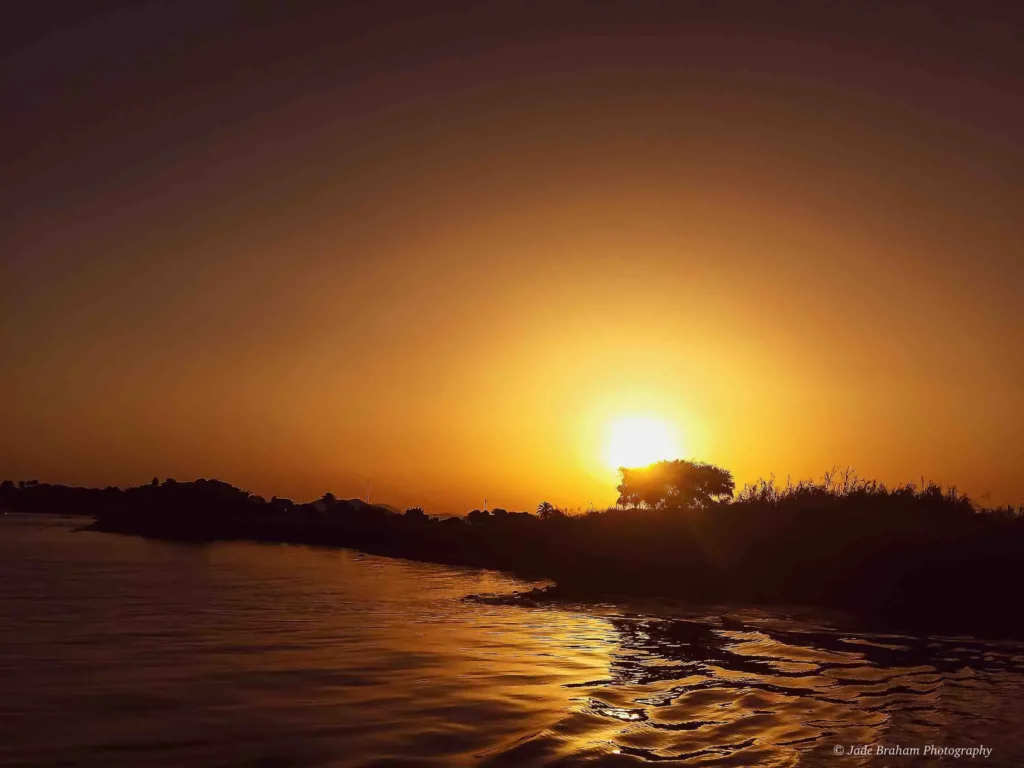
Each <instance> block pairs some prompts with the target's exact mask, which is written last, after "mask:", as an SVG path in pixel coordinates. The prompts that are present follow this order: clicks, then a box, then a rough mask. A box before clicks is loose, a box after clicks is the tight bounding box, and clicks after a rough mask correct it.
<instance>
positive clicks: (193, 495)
mask: <svg viewBox="0 0 1024 768" xmlns="http://www.w3.org/2000/svg"><path fill="white" fill-rule="evenodd" d="M622 479H623V482H622V484H621V485H620V486H619V493H620V498H619V505H618V506H616V507H613V508H610V509H606V510H595V511H590V512H587V513H586V514H581V515H568V514H566V513H565V512H564V511H562V510H559V509H557V508H556V507H554V506H552V505H550V504H548V503H546V502H545V503H542V504H541V505H540V506H539V507H538V511H537V514H532V513H529V512H515V511H507V510H504V509H496V510H493V511H488V510H474V511H473V512H471V513H470V514H469V515H467V516H466V517H465V518H458V517H453V518H447V519H444V520H441V519H438V518H437V517H433V516H430V515H428V514H427V513H426V512H425V511H424V510H422V509H420V508H418V507H417V508H411V509H409V510H407V511H406V512H405V513H404V514H398V513H397V512H396V511H395V510H394V509H393V508H387V507H384V506H381V505H371V504H367V503H365V502H363V501H360V500H358V499H349V500H339V499H337V498H335V497H334V496H333V495H332V494H325V495H324V496H323V497H322V498H320V499H317V500H316V501H313V502H308V503H301V504H297V503H294V502H292V501H291V500H289V499H279V498H277V497H274V498H272V499H270V500H269V501H267V500H265V499H263V498H261V497H258V496H253V495H252V494H250V493H247V492H246V491H244V490H241V489H239V488H236V487H234V486H232V485H230V484H228V483H225V482H222V481H219V480H205V479H201V480H196V481H194V482H187V483H185V482H182V483H179V482H175V481H174V480H165V481H163V482H162V483H160V482H158V481H157V480H156V479H155V478H154V481H153V482H152V483H150V484H148V485H143V486H138V487H134V488H126V489H119V488H105V489H89V488H68V487H65V486H57V485H45V484H38V483H34V482H30V483H18V484H15V483H13V482H10V481H7V482H5V483H3V484H2V486H0V507H2V508H4V509H7V510H11V511H22V512H61V513H80V514H91V515H95V516H96V521H95V523H94V524H93V526H92V527H93V528H94V529H95V530H99V531H109V532H119V533H130V534H138V535H143V536H152V537H159V538H169V539H179V540H189V541H210V540H216V539H251V540H255V541H286V542H295V543H305V544H318V545H330V546H345V547H352V548H356V549H361V550H364V551H366V552H372V553H376V554H382V555H391V556H398V557H407V558H412V559H419V560H427V561H433V562H439V563H448V564H458V565H470V566H480V567H485V568H495V569H504V570H509V571H513V572H516V573H519V574H521V575H524V576H534V577H543V578H548V579H551V580H553V581H554V582H555V584H556V586H555V587H553V588H551V589H549V590H547V591H546V592H544V593H543V597H545V598H547V599H555V598H572V599H590V598H593V597H598V596H605V595H613V594H621V595H644V596H672V597H678V598H684V599H687V600H690V601H700V602H706V603H726V602H731V603H746V604H804V605H820V606H827V607H834V608H842V609H846V610H851V611H855V612H857V613H860V614H862V615H866V616H875V617H881V618H884V619H886V620H889V621H897V622H899V623H901V624H904V625H907V624H910V625H916V626H920V627H925V628H933V629H943V630H948V631H961V632H975V633H986V634H992V633H1002V634H1024V619H1022V618H1021V617H1020V615H1019V613H1018V612H1017V610H1016V592H1017V590H1018V589H1019V587H1020V585H1021V575H1020V574H1021V563H1022V562H1024V508H1022V507H1017V508H1012V507H1003V508H999V509H982V508H980V507H978V506H977V505H976V504H975V503H974V502H972V501H971V499H969V498H968V497H966V496H964V495H963V494H960V493H958V492H957V491H956V490H955V489H942V488H940V487H939V486H937V485H934V484H930V485H923V486H915V485H910V484H908V485H900V486H896V487H888V486H886V485H884V484H882V483H879V482H876V481H867V480H861V479H858V478H856V477H855V476H854V475H853V474H852V473H850V472H847V473H843V474H839V473H836V472H831V473H826V475H825V477H824V479H823V480H822V481H819V482H801V483H797V484H795V485H794V484H787V485H786V486H779V485H777V484H776V483H774V482H773V481H761V482H759V483H757V484H755V485H751V486H747V487H746V488H744V489H742V490H741V491H740V492H739V494H735V495H734V484H733V482H732V476H731V475H730V474H729V473H728V472H727V471H726V470H723V469H720V468H718V467H714V466H711V465H706V464H699V463H694V462H660V463H659V464H656V465H653V466H652V467H648V468H643V469H624V470H623V472H622Z"/></svg>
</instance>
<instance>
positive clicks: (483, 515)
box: [466, 509, 491, 525]
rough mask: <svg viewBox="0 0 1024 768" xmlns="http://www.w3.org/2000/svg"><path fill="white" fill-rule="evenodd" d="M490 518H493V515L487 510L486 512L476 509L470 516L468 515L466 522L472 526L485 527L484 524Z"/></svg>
mask: <svg viewBox="0 0 1024 768" xmlns="http://www.w3.org/2000/svg"><path fill="white" fill-rule="evenodd" d="M490 516H491V513H490V512H488V511H487V510H486V509H485V510H479V509H474V510H473V511H472V512H470V513H469V514H468V515H466V522H468V523H470V524H471V525H483V524H484V523H486V522H487V520H488V518H489V517H490Z"/></svg>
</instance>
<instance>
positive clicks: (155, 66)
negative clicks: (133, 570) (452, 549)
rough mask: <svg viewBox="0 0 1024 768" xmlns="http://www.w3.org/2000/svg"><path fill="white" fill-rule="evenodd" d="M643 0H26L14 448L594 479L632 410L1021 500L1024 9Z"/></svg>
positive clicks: (86, 473)
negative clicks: (531, 0)
mask: <svg viewBox="0 0 1024 768" xmlns="http://www.w3.org/2000/svg"><path fill="white" fill-rule="evenodd" d="M698 5H699V6H700V8H699V9H698V10H694V9H695V8H697V6H698ZM669 6H671V4H650V5H649V6H648V5H645V4H636V5H623V4H614V3H613V4H608V5H593V4H591V5H582V4H581V5H577V4H565V5H563V6H558V8H559V10H558V11H557V12H554V11H541V10H537V9H535V10H534V11H532V12H524V11H522V10H513V6H504V5H501V4H496V5H494V6H491V7H490V9H489V10H488V9H482V8H477V7H475V6H473V7H467V6H459V9H457V10H456V9H455V6H453V9H452V10H450V11H449V12H445V13H442V12H441V11H440V10H436V11H433V12H423V11H420V12H419V13H420V15H419V16H416V17H413V16H409V15H408V14H405V15H403V14H400V13H398V12H397V11H396V10H395V9H394V8H392V9H390V12H388V13H385V12H384V11H383V10H379V9H378V10H374V9H373V8H361V9H360V10H358V11H354V10H352V11H344V12H343V11H338V10H335V11H322V10H321V11H314V10H313V9H312V7H311V9H310V10H309V12H306V11H304V10H303V9H302V8H301V6H296V9H295V10H293V12H292V13H290V14H288V15H287V16H284V15H274V14H275V13H278V14H283V11H274V12H272V11H269V10H267V11H249V12H243V11H239V10H237V9H236V8H235V6H234V5H233V4H230V3H226V2H224V3H220V2H215V3H211V8H213V9H214V10H213V11H210V12H209V13H204V14H203V15H199V14H198V13H193V12H190V11H183V10H178V11H176V10H174V9H168V8H157V7H156V6H154V7H152V8H149V10H145V11H144V10H139V9H127V10H125V9H121V10H117V9H116V8H114V5H112V6H111V8H112V9H113V10H109V12H105V13H103V14H100V13H98V12H97V15H96V16H95V17H88V18H86V17H83V16H81V15H79V16H75V17H74V18H69V19H68V21H67V23H66V24H60V23H57V22H53V21H44V20H42V19H40V20H38V23H37V24H36V26H34V27H33V26H31V25H30V26H29V27H28V28H26V30H25V31H24V35H23V36H22V37H21V38H20V39H19V40H18V44H17V45H16V46H12V47H8V50H9V51H10V52H9V53H8V54H6V56H5V58H4V61H3V64H4V67H5V71H8V72H10V73H12V74H11V76H10V77H8V78H6V79H5V82H4V84H3V92H2V97H3V103H5V104H7V105H8V106H9V110H7V111H8V114H9V115H10V116H11V117H10V119H9V120H5V126H4V128H3V129H2V130H3V135H2V137H0V138H2V140H3V145H4V146H5V147H6V148H7V150H8V152H9V153H10V157H9V158H8V159H7V160H5V167H6V169H7V170H6V171H5V172H4V174H3V177H4V181H3V182H2V183H3V188H2V190H0V204H2V206H3V207H2V211H3V219H4V222H3V228H2V230H3V235H2V241H0V245H2V252H0V302H2V303H0V327H2V337H0V338H2V346H0V353H2V358H0V365H2V373H3V375H2V378H0V402H3V403H4V406H5V407H4V409H3V419H2V421H3V425H4V426H3V431H2V435H0V475H2V476H4V477H12V478H15V479H18V478H32V477H36V478H39V479H41V480H49V481H53V482H69V483H82V484H90V485H91V484H107V483H113V484H128V483H138V482H145V481H148V480H149V478H150V477H152V476H154V475H157V476H160V477H167V476H171V477H176V478H178V479H188V478H194V477H199V476H205V477H220V478H222V479H225V480H228V481H230V482H233V483H235V484H237V485H241V486H243V487H246V488H249V489H251V490H253V491H254V492H258V493H262V494H265V495H268V496H269V495H271V494H278V495H288V496H292V497H295V498H297V499H308V498H311V497H315V496H319V495H321V494H322V493H323V492H325V491H327V490H331V491H333V492H334V493H336V494H338V495H340V496H352V495H358V496H362V495H363V493H364V492H365V485H366V481H367V479H369V480H370V481H371V483H372V488H373V496H374V500H378V501H387V502H391V503H394V504H396V505H409V504H413V503H419V504H422V505H423V506H425V507H426V508H427V509H428V511H431V512H447V511H452V512H460V511H464V510H466V509H468V508H472V507H475V506H481V505H482V504H483V499H484V498H485V497H486V498H487V499H488V501H489V503H490V505H491V506H492V507H493V506H505V507H509V508H533V507H535V506H536V504H537V502H539V501H540V500H542V499H547V500H549V501H552V502H554V503H556V504H563V505H568V506H572V507H575V506H580V507H586V506H587V505H589V504H590V503H594V504H596V505H599V506H601V505H606V504H608V503H610V502H612V501H614V497H615V491H614V486H615V475H614V472H613V471H611V470H610V469H609V468H608V467H607V466H605V464H604V462H603V461H602V455H603V445H602V439H603V437H602V436H603V430H604V428H605V425H606V424H607V423H608V422H609V421H610V420H612V419H614V418H616V417H619V416H622V415H629V414H634V413H644V414H653V415H655V416H657V417H658V418H662V419H665V420H667V421H669V422H671V423H672V424H674V425H676V427H677V428H678V430H679V432H680V433H681V440H682V443H683V447H684V454H685V455H686V456H690V457H694V458H699V459H703V460H707V461H712V462H715V463H718V464H721V465H723V466H725V467H727V468H730V469H732V470H733V472H734V473H735V475H736V477H737V480H738V481H739V483H740V484H742V483H743V482H746V481H750V480H753V479H755V478H756V477H757V476H759V475H768V474H770V473H775V474H776V475H777V476H778V477H780V478H785V476H786V475H787V474H792V475H793V476H794V477H806V476H810V475H820V473H821V471H822V470H824V469H827V468H829V467H831V466H833V465H840V466H846V465H850V466H853V467H855V468H856V469H857V470H858V471H859V473H860V474H861V475H862V476H874V477H879V478H882V479H885V480H890V481H892V480H916V479H918V478H920V477H921V476H922V475H924V476H925V477H926V478H931V479H934V480H939V481H942V482H951V483H957V484H958V485H959V486H960V487H961V488H962V489H964V490H967V491H968V492H971V493H974V494H979V495H980V494H984V493H990V494H991V495H990V497H989V498H990V500H991V501H992V502H1004V501H1010V500H1013V501H1021V500H1024V474H1022V473H1021V471H1020V470H1021V457H1022V456H1024V432H1022V430H1021V428H1020V426H1021V423H1022V417H1024V387H1022V386H1021V381H1022V380H1024V352H1022V349H1021V343H1022V341H1024V313H1022V311H1021V304H1020V297H1021V296H1022V295H1024V264H1022V262H1024V254H1022V252H1021V239H1020V218H1021V203H1022V195H1021V192H1022V178H1024V176H1022V173H1021V172H1022V170H1024V163H1022V153H1021V149H1022V147H1021V142H1020V137H1021V136H1022V135H1024V107H1022V106H1021V102H1020V99H1019V83H1020V82H1021V75H1022V74H1024V68H1022V67H1021V62H1020V60H1019V56H1020V54H1019V50H1020V47H1019V44H1016V43H1019V41H1015V38H1014V33H1013V30H1014V29H1018V30H1019V29H1020V26H1019V25H1015V24H1012V23H1008V22H1010V21H1012V20H1010V19H1007V18H1003V17H1000V16H998V15H995V14H993V13H991V12H985V13H983V12H979V13H977V14H975V15H974V16H973V17H972V18H970V19H966V18H961V17H960V16H958V15H956V14H955V13H952V14H951V13H944V12H942V11H941V10H940V6H938V5H936V6H935V8H933V9H932V10H931V11H928V12H926V11H924V10H921V9H916V8H914V7H912V6H903V5H898V4H894V5H893V6H891V7H890V8H889V9H888V10H884V9H883V8H881V7H879V8H878V9H874V10H870V9H869V10H861V11H856V10H855V9H856V8H857V6H854V5H851V6H849V8H848V9H847V10H846V11H842V12H840V11H835V12H834V13H832V12H830V13H829V14H828V15H823V14H818V15H814V14H812V13H810V12H809V11H808V9H811V8H813V7H814V6H813V5H808V6H807V7H806V8H803V9H802V10H799V11H796V10H791V11H779V10H778V8H777V7H776V6H775V5H767V4H760V5H754V6H751V7H756V8H757V9H758V11H757V12H756V13H750V14H743V15H736V16H735V17H733V16H731V15H730V14H729V12H727V11H726V10H725V9H726V7H727V6H725V5H721V6H716V5H715V4H708V5H706V6H705V5H704V4H694V5H692V6H689V10H687V6H686V4H682V5H680V6H675V9H674V10H673V9H672V8H670V7H669ZM71 7H72V6H69V9H70V8H71ZM440 7H441V6H438V9H440ZM794 7H795V8H798V9H799V8H801V6H799V5H797V6H794ZM995 7H996V6H993V8H995ZM772 8H775V10H774V11H772V10H771V9H772ZM851 9H853V10H851ZM984 10H990V9H988V6H984ZM783 12H784V13H786V14H788V15H787V16H785V17H780V16H778V15H777V14H778V13H783ZM69 13H70V10H69ZM79 13H81V11H79ZM261 14H262V15H261ZM346 14H349V15H346ZM687 14H689V16H688V15H687Z"/></svg>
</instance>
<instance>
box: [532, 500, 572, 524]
mask: <svg viewBox="0 0 1024 768" xmlns="http://www.w3.org/2000/svg"><path fill="white" fill-rule="evenodd" d="M537 516H538V517H539V518H540V519H541V520H554V519H555V518H556V517H565V516H566V514H565V512H564V511H563V510H561V509H559V508H558V507H556V506H555V505H554V504H551V503H550V502H547V501H542V502H541V503H540V504H539V505H537Z"/></svg>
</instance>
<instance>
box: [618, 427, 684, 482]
mask: <svg viewBox="0 0 1024 768" xmlns="http://www.w3.org/2000/svg"><path fill="white" fill-rule="evenodd" d="M679 456H680V445H679V435H678V434H677V432H676V430H675V429H674V428H673V427H672V426H671V425H670V424H669V423H668V422H665V421H663V420H661V419H658V418H654V417H651V416H628V417H623V418H619V419H616V420H615V421H612V422H610V423H609V424H608V427H607V430H606V436H605V446H604V460H605V463H606V464H607V465H608V466H609V467H611V468H612V469H618V468H619V467H643V466H646V465H648V464H653V463H654V462H656V461H661V460H662V459H675V458H679Z"/></svg>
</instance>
